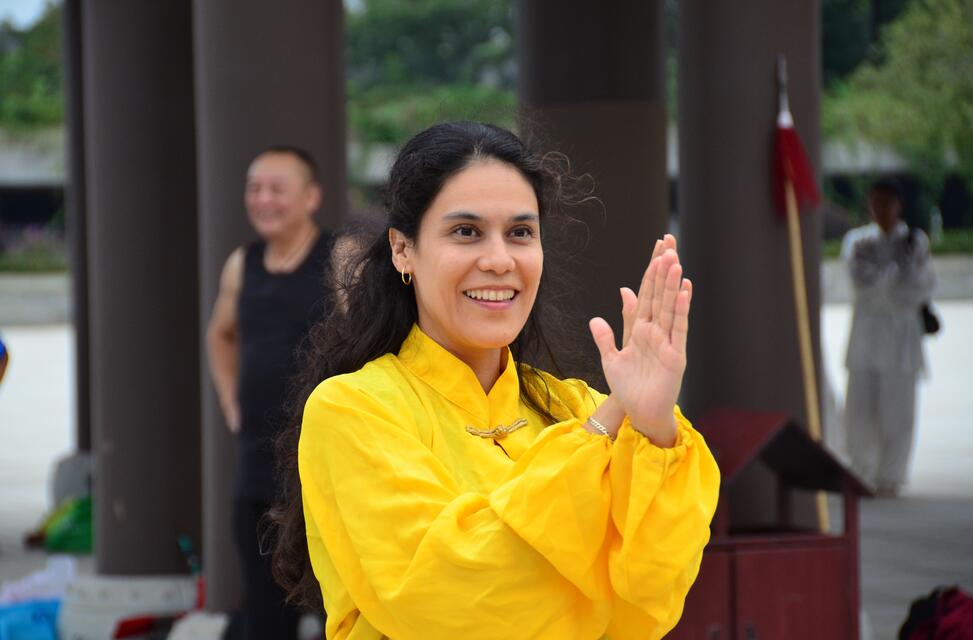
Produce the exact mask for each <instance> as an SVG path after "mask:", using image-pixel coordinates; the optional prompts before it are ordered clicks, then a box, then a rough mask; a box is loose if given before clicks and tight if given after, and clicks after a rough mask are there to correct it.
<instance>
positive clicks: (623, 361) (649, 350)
mask: <svg viewBox="0 0 973 640" xmlns="http://www.w3.org/2000/svg"><path fill="white" fill-rule="evenodd" d="M691 298H692V283H691V282H690V281H689V280H684V279H683V278H682V266H681V265H680V264H679V256H678V254H677V253H676V250H675V239H674V238H672V236H666V238H665V240H662V241H659V242H658V243H657V244H656V249H655V251H654V252H653V257H652V259H651V260H650V262H649V266H648V268H647V269H646V271H645V275H644V276H643V278H642V283H641V286H640V287H639V293H638V295H637V296H636V294H635V293H634V292H632V291H631V290H630V289H622V317H623V319H624V324H625V332H624V335H623V339H622V348H621V349H617V348H616V346H615V336H614V333H613V332H612V330H611V327H610V326H608V323H607V322H605V321H604V320H602V319H600V318H595V319H594V320H592V322H591V332H592V336H593V337H594V339H595V343H596V344H597V345H598V350H599V351H600V352H601V362H602V368H603V370H604V373H605V379H606V380H607V381H608V385H609V387H611V392H612V395H613V396H614V397H615V398H616V400H618V402H619V403H620V404H621V405H622V407H623V408H624V409H625V413H626V414H627V415H628V416H629V418H630V419H631V421H632V423H633V425H635V426H636V427H637V428H638V427H643V426H644V427H646V428H652V427H654V426H657V425H663V424H669V423H671V422H672V411H673V406H674V405H675V403H676V399H677V398H678V396H679V389H680V387H681V386H682V377H683V372H684V371H685V369H686V334H687V331H688V329H689V306H690V300H691Z"/></svg>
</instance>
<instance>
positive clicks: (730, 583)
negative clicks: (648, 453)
mask: <svg viewBox="0 0 973 640" xmlns="http://www.w3.org/2000/svg"><path fill="white" fill-rule="evenodd" d="M697 427H698V428H699V431H700V432H701V433H702V434H703V435H704V437H705V438H706V441H707V443H708V444H709V446H710V448H711V450H712V451H713V453H714V455H715V456H716V460H717V462H718V463H719V466H720V471H721V473H722V487H721V491H720V504H719V506H718V507H717V511H716V517H715V518H714V522H713V538H712V540H711V542H710V544H709V546H708V547H707V548H706V552H705V553H704V554H703V563H702V567H701V568H700V573H699V578H698V579H697V580H696V584H695V585H694V586H693V588H692V590H691V591H690V593H689V597H688V598H687V599H686V608H685V611H684V613H683V616H682V620H681V621H680V623H679V624H678V625H677V626H676V628H675V629H674V630H673V631H672V632H671V633H670V634H669V635H668V636H666V637H667V638H671V639H676V640H757V639H761V640H804V639H808V640H810V639H812V638H813V639H815V640H817V639H820V638H828V639H829V640H857V639H858V633H859V630H858V615H859V614H858V610H859V562H858V497H859V496H862V495H869V494H870V491H869V489H868V488H866V487H865V485H863V484H862V483H861V482H860V481H859V480H858V479H857V478H856V477H855V476H854V475H853V474H852V473H851V472H850V471H848V470H847V469H846V468H845V467H844V466H843V465H842V464H841V463H840V462H839V461H838V460H836V459H835V458H834V456H832V455H831V454H830V453H829V452H828V451H827V450H826V449H825V448H824V447H822V446H821V445H820V444H819V443H817V442H815V441H814V440H813V439H812V438H811V437H810V436H809V435H808V434H807V432H806V431H804V430H803V429H802V428H801V427H800V426H799V425H798V424H797V423H796V422H795V421H794V420H793V419H791V418H788V417H787V416H785V415H783V414H778V413H762V412H752V411H738V410H733V409H719V410H716V411H713V412H711V413H709V414H707V415H706V417H705V418H704V419H703V420H701V421H700V423H699V424H698V425H697ZM757 460H760V461H762V462H763V463H764V464H765V465H766V466H767V467H768V468H770V469H771V470H772V471H773V472H774V473H775V474H776V476H777V479H778V492H777V493H778V497H777V513H776V520H777V522H776V524H775V525H774V526H772V527H767V528H763V529H761V530H744V529H739V528H735V527H734V526H733V524H732V523H731V522H730V509H729V488H730V487H731V486H732V485H733V483H734V481H735V480H736V479H737V478H738V477H739V474H740V472H741V471H743V469H745V468H746V467H748V466H749V465H751V464H753V463H755V462H756V461H757ZM793 490H805V491H826V492H830V493H840V494H841V495H842V496H843V503H844V527H843V531H842V532H841V533H838V534H832V533H822V532H820V531H815V530H807V529H800V528H797V527H795V526H793V524H792V522H791V517H790V515H791V514H790V497H791V492H792V491H793Z"/></svg>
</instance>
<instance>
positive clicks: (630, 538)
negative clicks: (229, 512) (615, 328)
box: [299, 327, 719, 640]
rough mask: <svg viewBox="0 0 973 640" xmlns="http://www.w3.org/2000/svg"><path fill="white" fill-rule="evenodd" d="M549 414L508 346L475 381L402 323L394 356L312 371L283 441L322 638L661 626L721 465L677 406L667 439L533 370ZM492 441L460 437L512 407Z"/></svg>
mask: <svg viewBox="0 0 973 640" xmlns="http://www.w3.org/2000/svg"><path fill="white" fill-rule="evenodd" d="M544 376H545V379H546V381H547V384H548V386H549V389H550V392H551V397H552V407H551V408H552V413H554V415H555V416H558V417H561V416H562V415H563V421H561V422H558V423H556V424H554V425H549V424H548V422H549V421H546V420H544V419H542V418H541V417H540V416H538V415H536V414H535V413H534V412H532V411H530V410H529V409H528V408H527V407H526V406H525V405H524V404H523V402H522V401H521V400H520V393H519V386H518V376H517V369H516V366H515V363H514V362H513V358H509V357H508V358H507V363H506V368H505V369H504V371H503V373H502V374H501V375H500V378H499V379H498V380H497V382H496V384H494V386H493V388H492V389H491V390H490V392H489V393H484V391H483V389H482V387H481V386H480V384H479V382H478V381H477V378H476V376H475V375H474V373H473V371H472V370H471V369H470V368H469V367H468V366H467V365H466V364H464V363H463V362H462V361H460V360H459V359H457V358H456V357H454V356H453V355H452V354H450V353H449V352H448V351H446V350H445V349H443V348H442V347H441V346H439V345H438V344H437V343H436V342H434V341H433V340H432V339H430V338H429V337H427V336H426V335H425V334H424V333H422V331H420V330H419V329H418V327H413V329H412V332H411V333H410V335H409V337H408V338H407V339H406V341H405V342H404V343H403V345H402V348H401V350H400V351H399V353H398V354H397V355H393V354H388V355H385V356H383V357H381V358H378V359H376V360H373V361H371V362H369V363H368V364H366V365H365V366H364V367H363V368H362V369H360V370H359V371H356V372H354V373H350V374H345V375H340V376H335V377H333V378H329V379H328V380H325V381H324V382H322V383H321V384H320V385H319V386H318V388H317V389H316V390H315V391H314V392H313V393H312V394H311V397H310V398H309V400H308V402H307V405H306V407H305V410H304V422H303V428H302V432H301V440H300V447H299V465H300V476H301V487H302V491H303V497H304V515H305V518H306V521H307V539H308V549H309V552H310V557H311V564H312V566H313V568H314V574H315V576H316V577H317V579H318V581H319V582H320V584H321V590H322V594H323V596H324V603H325V607H326V609H327V611H328V622H327V628H326V635H327V637H328V638H351V639H354V640H358V639H369V640H372V639H376V638H381V637H383V636H385V637H389V638H393V639H395V640H410V639H416V640H430V639H438V638H448V639H458V640H474V639H477V638H488V639H504V640H508V639H514V638H556V639H558V640H566V639H573V638H578V639H583V638H584V639H587V638H591V639H594V638H600V637H609V638H639V639H651V638H660V637H662V636H663V635H665V633H666V632H668V631H669V630H670V629H671V628H672V627H673V626H674V625H675V624H676V622H678V620H679V616H680V615H681V613H682V608H683V602H684V600H685V597H686V593H687V592H688V590H689V587H690V586H691V585H692V583H693V580H695V578H696V574H697V572H698V570H699V563H700V559H701V556H702V552H703V547H704V546H705V545H706V543H707V542H708V540H709V523H710V520H711V519H712V516H713V512H714V510H715V508H716V500H717V492H718V486H719V471H718V469H717V467H716V463H715V462H714V460H713V457H712V455H711V454H710V452H709V449H708V448H707V447H706V444H705V442H704V441H703V438H702V437H701V436H700V435H699V434H698V433H697V432H696V431H695V430H694V429H693V428H692V426H691V425H690V424H689V422H688V421H687V420H686V419H685V418H684V417H683V416H682V414H681V413H680V412H679V410H678V409H676V412H675V415H676V419H677V424H678V437H677V441H676V444H675V446H674V447H672V448H669V449H662V448H659V447H656V446H655V445H653V444H652V443H651V442H650V441H649V440H648V438H646V437H645V436H643V435H641V434H640V433H638V432H637V431H635V430H634V429H633V428H632V427H631V425H630V424H628V422H627V420H626V421H625V423H623V425H622V427H621V429H620V430H619V433H618V438H617V439H616V441H615V442H614V443H612V441H611V440H609V439H608V438H607V437H604V436H600V435H592V434H590V433H588V432H587V431H585V430H584V428H583V427H582V424H583V423H584V421H585V420H586V419H587V418H588V416H589V415H590V414H591V413H592V412H593V411H594V410H595V407H596V406H597V404H598V403H600V402H601V401H602V400H603V399H604V395H602V394H600V393H598V392H597V391H594V390H592V389H590V388H589V387H588V386H587V385H585V383H583V382H581V381H579V380H563V381H562V380H557V379H556V378H554V377H553V376H549V375H547V374H544ZM521 419H524V420H526V425H525V426H522V427H520V428H517V429H516V430H514V431H512V432H511V433H509V434H507V435H506V436H503V437H497V438H496V439H494V438H491V437H482V436H480V435H476V434H471V433H470V432H469V431H468V430H467V427H470V428H472V429H475V430H481V431H489V430H491V429H494V428H495V427H497V426H500V425H503V426H509V425H511V424H514V423H517V421H518V420H521Z"/></svg>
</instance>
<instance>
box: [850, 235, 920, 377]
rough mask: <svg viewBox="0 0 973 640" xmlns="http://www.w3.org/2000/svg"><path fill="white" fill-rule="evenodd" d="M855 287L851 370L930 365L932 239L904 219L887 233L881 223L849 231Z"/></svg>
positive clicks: (913, 368) (906, 370)
mask: <svg viewBox="0 0 973 640" xmlns="http://www.w3.org/2000/svg"><path fill="white" fill-rule="evenodd" d="M841 257H842V258H843V259H844V260H846V261H847V263H848V271H849V275H850V276H851V283H852V287H853V288H854V292H855V303H854V311H853V315H852V322H851V337H850V338H849V340H848V354H847V356H846V358H845V365H846V366H847V367H848V369H850V370H855V369H866V370H873V371H885V372H892V371H899V372H901V373H912V374H918V373H919V372H921V371H923V370H924V369H925V357H924V355H923V346H922V335H923V334H922V324H921V321H920V315H919V309H920V307H921V306H922V303H923V302H926V301H927V300H929V297H930V295H931V294H932V290H933V288H934V286H935V282H936V276H935V274H934V273H933V269H932V260H930V259H929V258H930V254H929V239H928V238H927V237H926V234H925V233H923V232H922V231H921V230H920V229H914V230H912V232H911V237H910V230H909V227H908V226H906V225H905V223H902V222H900V223H899V224H898V226H897V227H896V228H895V229H893V230H892V233H890V234H889V235H886V234H885V233H884V232H883V231H882V230H881V228H880V227H879V226H878V225H877V224H875V223H872V224H869V225H866V226H864V227H858V228H857V229H852V230H851V231H849V232H848V233H847V234H846V235H845V238H844V241H843V242H842V246H841Z"/></svg>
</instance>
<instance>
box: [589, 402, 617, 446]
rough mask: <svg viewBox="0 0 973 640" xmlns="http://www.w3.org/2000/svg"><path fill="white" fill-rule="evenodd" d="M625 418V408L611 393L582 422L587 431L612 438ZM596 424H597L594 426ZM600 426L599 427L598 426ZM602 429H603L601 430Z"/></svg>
mask: <svg viewBox="0 0 973 640" xmlns="http://www.w3.org/2000/svg"><path fill="white" fill-rule="evenodd" d="M624 418H625V410H624V409H622V406H621V405H620V404H619V403H618V401H617V400H615V399H614V398H613V397H612V396H611V395H609V396H608V397H607V398H605V400H604V401H603V402H602V403H601V404H600V405H599V406H598V408H597V409H595V411H594V413H592V414H591V416H590V417H589V418H588V420H587V421H586V422H585V424H584V428H585V430H586V431H588V432H589V433H593V434H595V435H607V436H608V437H609V438H611V439H612V440H614V439H615V436H616V435H618V428H619V427H620V426H621V424H622V420H623V419H624ZM596 425H597V426H596ZM598 427H601V428H598ZM602 429H604V431H602Z"/></svg>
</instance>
